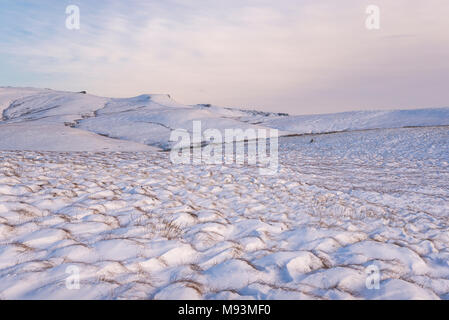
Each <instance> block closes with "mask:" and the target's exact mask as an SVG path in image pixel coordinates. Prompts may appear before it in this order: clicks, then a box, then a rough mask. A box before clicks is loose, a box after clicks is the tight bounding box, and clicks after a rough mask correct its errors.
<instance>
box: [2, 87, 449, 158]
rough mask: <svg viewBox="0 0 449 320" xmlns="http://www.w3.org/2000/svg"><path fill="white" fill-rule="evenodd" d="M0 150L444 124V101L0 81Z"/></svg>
mask: <svg viewBox="0 0 449 320" xmlns="http://www.w3.org/2000/svg"><path fill="white" fill-rule="evenodd" d="M0 111H1V112H2V121H0V149H2V150H44V151H148V150H155V147H157V148H163V149H167V148H170V143H169V138H170V132H171V131H172V130H174V129H185V130H187V131H189V132H191V131H192V121H193V120H201V122H202V129H203V130H206V129H208V128H214V129H219V130H224V129H225V128H240V129H248V128H254V129H257V128H267V129H268V128H274V129H278V130H280V134H281V135H294V134H307V133H327V132H335V131H352V130H365V129H375V128H401V127H410V126H442V125H449V108H441V109H422V110H398V111H360V112H346V113H339V114H327V115H311V116H288V115H286V114H278V113H267V112H259V111H248V110H237V109H232V108H223V107H218V106H213V105H208V104H199V105H193V106H189V105H183V104H180V103H177V102H176V101H174V100H173V99H172V98H171V97H170V96H169V95H141V96H138V97H133V98H125V99H114V98H105V97H98V96H94V95H90V94H83V93H74V92H62V91H53V90H50V89H35V88H11V87H2V88H0Z"/></svg>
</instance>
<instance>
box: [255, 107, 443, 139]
mask: <svg viewBox="0 0 449 320" xmlns="http://www.w3.org/2000/svg"><path fill="white" fill-rule="evenodd" d="M263 124H264V125H266V126H268V127H272V128H282V129H283V130H285V131H290V132H292V133H295V134H306V133H327V132H338V131H354V130H367V129H392V128H403V127H428V126H447V125H449V108H439V109H417V110H391V111H354V112H343V113H333V114H322V115H307V116H290V117H282V118H277V119H268V120H267V121H264V122H263Z"/></svg>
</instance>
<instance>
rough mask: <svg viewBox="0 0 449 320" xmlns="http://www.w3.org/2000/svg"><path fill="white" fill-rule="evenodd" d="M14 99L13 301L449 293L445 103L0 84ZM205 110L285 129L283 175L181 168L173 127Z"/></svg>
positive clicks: (1, 251) (4, 101)
mask: <svg viewBox="0 0 449 320" xmlns="http://www.w3.org/2000/svg"><path fill="white" fill-rule="evenodd" d="M0 109H1V111H2V112H3V118H2V121H1V122H0V149H2V150H4V151H1V152H0V162H1V167H0V298H3V299H14V298H19V299H36V298H43V299H53V298H55V299H56V298H57V299H64V298H67V299H74V298H81V299H116V298H124V299H196V298H198V299H240V298H247V299H353V298H356V299H394V298H399V299H449V233H448V230H449V226H448V224H449V201H448V199H449V187H448V183H447V181H449V129H448V127H447V126H448V125H449V109H447V108H443V109H427V110H403V111H388V112H385V111H382V112H380V111H378V112H376V111H373V112H353V113H343V114H336V115H323V116H303V117H302V116H286V115H280V114H274V113H271V114H270V113H268V114H267V113H258V112H248V111H242V110H235V109H228V108H220V107H216V106H209V105H197V106H184V105H180V104H177V103H176V102H174V101H173V100H171V99H170V98H169V97H168V96H164V95H156V96H155V95H144V96H140V97H137V98H131V99H109V98H100V97H95V96H90V95H85V94H80V93H66V92H56V91H51V90H41V89H15V88H0ZM196 119H199V120H201V121H202V123H203V124H205V126H206V127H210V128H218V129H222V128H229V127H233V126H234V127H239V128H276V129H279V130H280V131H281V134H283V135H285V137H284V138H281V139H280V141H279V172H278V173H277V174H276V175H273V176H261V175H260V174H259V170H258V168H257V167H256V166H250V165H237V164H229V165H226V164H220V165H208V166H206V165H181V164H179V165H174V164H172V163H171V162H170V160H169V153H167V152H162V151H161V150H162V149H166V148H168V147H169V146H170V144H169V141H168V138H169V133H170V131H171V130H172V129H174V128H185V129H187V130H191V127H190V126H191V122H192V120H196ZM405 127H408V128H405ZM410 127H413V128H410ZM365 129H372V130H365ZM333 131H348V132H339V133H332V134H316V135H306V136H305V135H298V136H289V135H292V134H303V133H326V132H333ZM161 148H162V149H161ZM373 268H374V269H373ZM73 270H75V271H77V272H79V280H80V282H79V288H74V287H71V286H70V285H68V283H67V280H68V278H70V276H73V273H72V271H73ZM367 270H377V271H378V273H377V275H378V277H379V279H378V280H379V282H378V284H379V285H378V288H376V286H374V287H373V286H371V284H372V283H371V282H369V281H367V279H371V278H370V277H372V275H370V274H367ZM374 280H376V279H374ZM374 282H376V281H374ZM69 284H70V283H69Z"/></svg>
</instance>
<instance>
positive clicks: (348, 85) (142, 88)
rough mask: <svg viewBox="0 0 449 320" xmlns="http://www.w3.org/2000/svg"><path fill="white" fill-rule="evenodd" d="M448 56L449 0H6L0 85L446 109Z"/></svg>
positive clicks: (0, 14) (249, 103) (186, 99)
mask: <svg viewBox="0 0 449 320" xmlns="http://www.w3.org/2000/svg"><path fill="white" fill-rule="evenodd" d="M68 5H77V6H78V7H79V9H80V29H79V30H69V29H67V28H66V19H67V16H68V15H67V14H66V7H67V6H68ZM368 5H376V6H378V7H379V8H380V16H379V17H380V20H379V21H380V29H378V30H369V29H367V28H366V24H365V22H366V20H367V18H368V14H367V13H366V8H367V6H368ZM448 57H449V1H447V0H427V1H422V0H394V1H391V0H369V1H368V0H367V1H365V0H338V1H337V0H331V1H330V0H279V1H272V0H269V1H268V0H225V1H221V0H209V1H206V0H157V1H155V0H146V1H143V0H142V1H138V0H127V1H117V0H96V1H87V0H77V1H75V0H68V1H67V0H65V1H61V0H54V1H49V0H39V1H32V0H29V1H25V0H0V86H20V87H23V86H32V87H42V88H52V89H57V90H67V91H81V90H87V91H88V92H89V93H92V94H96V95H101V96H108V97H131V96H136V95H139V94H143V93H150V94H151V93H167V94H170V95H171V96H172V97H173V98H174V99H175V100H177V101H179V102H181V103H185V104H196V103H211V104H215V105H221V106H232V107H239V108H246V109H259V110H265V111H276V112H288V113H291V114H316V113H330V112H342V111H350V110H367V109H370V110H371V109H394V108H427V107H449V90H448V89H449V86H448V84H449V59H448Z"/></svg>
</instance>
